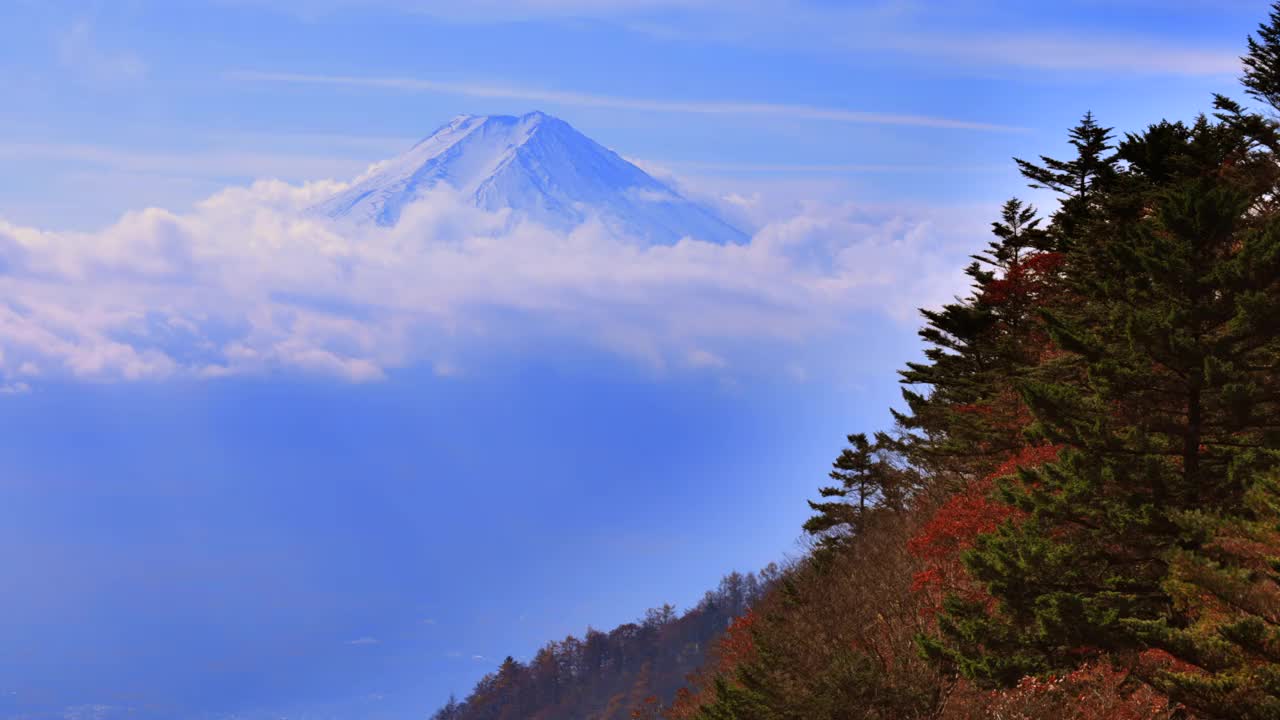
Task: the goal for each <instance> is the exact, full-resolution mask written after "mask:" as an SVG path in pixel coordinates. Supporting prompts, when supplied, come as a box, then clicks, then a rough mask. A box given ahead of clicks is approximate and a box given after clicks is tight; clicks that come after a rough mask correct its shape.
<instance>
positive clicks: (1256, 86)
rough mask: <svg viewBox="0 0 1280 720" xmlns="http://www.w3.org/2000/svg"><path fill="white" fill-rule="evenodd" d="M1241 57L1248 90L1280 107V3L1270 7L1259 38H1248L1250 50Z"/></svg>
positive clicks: (1253, 94) (1273, 105)
mask: <svg viewBox="0 0 1280 720" xmlns="http://www.w3.org/2000/svg"><path fill="white" fill-rule="evenodd" d="M1240 60H1241V62H1243V63H1244V67H1245V72H1244V80H1243V82H1244V86H1245V89H1246V90H1247V91H1248V93H1249V94H1250V95H1252V96H1254V97H1256V98H1258V99H1259V100H1262V101H1263V102H1265V103H1267V104H1268V105H1270V106H1271V107H1272V108H1277V109H1280V3H1276V4H1274V5H1272V6H1271V15H1270V17H1269V18H1268V20H1267V22H1266V23H1264V24H1262V25H1260V26H1259V27H1258V37H1257V38H1253V37H1250V38H1249V53H1248V54H1247V55H1245V56H1244V57H1243V58H1241V59H1240Z"/></svg>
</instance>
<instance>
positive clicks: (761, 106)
mask: <svg viewBox="0 0 1280 720" xmlns="http://www.w3.org/2000/svg"><path fill="white" fill-rule="evenodd" d="M227 77H229V78H231V79H234V80H241V81H246V82H256V83H272V84H283V85H319V86H331V87H355V88H371V89H379V90H391V91H398V92H417V93H440V94H446V95H460V96H464V97H478V98H501V99H507V100H522V101H528V102H537V103H551V104H555V105H560V106H567V107H586V108H607V109H611V110H627V111H639V112H655V113H675V114H686V115H687V114H692V115H737V116H752V115H755V116H773V117H788V118H798V119H804V120H832V121H837V122H847V123H858V124H869V125H896V126H906V127H928V128H940V129H948V130H979V131H986V132H1024V131H1025V129H1024V128H1019V127H1014V126H1010V125H1001V124H998V123H989V122H982V121H978V120H967V119H961V118H952V117H943V116H931V115H913V114H903V113H891V112H874V111H864V110H850V109H845V108H836V107H823V106H817V105H796V104H786V103H770V102H733V101H684V100H659V99H652V98H639V97H627V96H621V95H602V94H596V93H583V92H572V91H562V90H548V89H539V88H530V87H523V86H515V85H499V84H495V85H490V84H480V83H457V82H444V81H439V80H431V79H424V78H411V77H385V76H357V75H323V74H312V73H291V72H270V71H261V70H237V71H232V72H229V73H227Z"/></svg>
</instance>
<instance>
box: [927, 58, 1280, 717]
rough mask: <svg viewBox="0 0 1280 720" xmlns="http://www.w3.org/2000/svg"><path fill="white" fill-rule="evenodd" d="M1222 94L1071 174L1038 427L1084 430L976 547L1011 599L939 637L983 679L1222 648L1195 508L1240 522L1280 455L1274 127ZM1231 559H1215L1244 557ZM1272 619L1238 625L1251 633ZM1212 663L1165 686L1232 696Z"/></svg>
mask: <svg viewBox="0 0 1280 720" xmlns="http://www.w3.org/2000/svg"><path fill="white" fill-rule="evenodd" d="M1274 39H1275V38H1272V39H1271V41H1270V42H1274ZM1218 108H1219V111H1220V112H1219V115H1218V116H1217V117H1216V119H1209V118H1201V119H1199V120H1198V121H1197V122H1196V123H1195V124H1194V125H1191V126H1185V125H1182V124H1179V123H1160V124H1158V125H1154V126H1152V127H1151V128H1149V129H1148V130H1147V131H1146V132H1145V133H1142V134H1138V135H1129V136H1128V137H1127V138H1126V139H1125V141H1124V142H1123V143H1121V145H1120V147H1119V148H1118V151H1117V153H1116V155H1115V157H1116V158H1118V159H1119V160H1120V161H1122V162H1124V163H1125V165H1124V167H1123V169H1120V170H1117V171H1116V172H1114V173H1112V174H1109V175H1104V174H1101V173H1099V174H1097V175H1096V176H1095V177H1097V178H1105V183H1103V182H1101V181H1099V182H1098V183H1095V184H1094V185H1092V186H1089V187H1087V188H1086V186H1083V185H1081V186H1078V187H1069V186H1067V185H1066V183H1065V181H1063V182H1062V183H1060V184H1059V187H1058V189H1061V190H1063V191H1064V192H1065V193H1067V197H1066V199H1065V200H1064V203H1063V207H1062V210H1061V211H1060V212H1059V214H1058V215H1056V216H1055V223H1054V227H1052V228H1051V229H1050V232H1051V233H1054V234H1057V235H1059V236H1060V237H1062V238H1063V247H1064V248H1065V250H1066V265H1065V270H1064V273H1065V278H1066V291H1067V292H1068V293H1070V295H1071V296H1072V297H1073V299H1074V302H1073V303H1071V304H1069V305H1065V306H1063V307H1061V308H1045V309H1042V315H1043V317H1044V319H1045V323H1046V328H1047V331H1048V334H1049V336H1050V338H1051V339H1052V341H1053V344H1054V345H1055V346H1056V347H1058V348H1060V349H1061V350H1062V351H1065V354H1064V355H1063V356H1062V357H1059V358H1058V359H1056V360H1054V361H1052V362H1048V363H1045V364H1042V365H1041V366H1040V367H1038V368H1037V369H1036V370H1035V372H1032V373H1029V374H1028V375H1027V376H1026V377H1025V378H1024V379H1023V380H1022V381H1021V382H1020V383H1019V387H1020V391H1021V397H1022V399H1023V401H1024V403H1025V404H1026V406H1027V408H1028V409H1029V410H1030V412H1031V414H1032V415H1033V416H1034V418H1035V421H1036V422H1035V424H1034V426H1033V427H1032V428H1031V429H1030V435H1031V436H1032V437H1033V438H1037V439H1041V440H1044V441H1047V442H1050V443H1054V444H1056V445H1062V446H1065V448H1066V449H1065V450H1064V451H1063V452H1062V454H1061V457H1060V459H1059V460H1058V461H1057V462H1054V463H1050V464H1047V465H1045V466H1043V467H1041V468H1039V469H1037V470H1035V471H1024V472H1022V473H1020V474H1019V477H1018V478H1017V479H1016V480H1013V481H1009V482H1005V483H1004V484H1003V486H1002V496H1003V498H1004V500H1005V501H1006V502H1008V503H1010V504H1012V505H1014V506H1016V507H1017V508H1018V509H1019V510H1021V511H1022V512H1023V513H1025V516H1026V519H1025V520H1023V521H1021V522H1016V523H1007V524H1005V525H1003V526H1001V527H1000V528H999V529H998V530H997V531H996V532H995V533H992V534H988V535H985V536H982V537H981V538H979V539H978V542H977V544H976V546H975V547H974V548H973V550H971V551H970V552H969V553H968V554H967V556H966V557H965V561H966V565H967V567H968V569H969V571H970V573H971V575H972V576H973V578H974V579H975V580H977V581H978V582H979V583H980V584H981V585H982V586H983V587H984V588H985V589H986V590H987V591H988V592H989V593H990V595H991V596H992V597H993V598H994V599H995V600H996V603H995V604H994V605H984V604H978V603H972V602H969V603H963V602H959V601H954V602H952V603H950V604H949V605H948V607H947V608H946V612H945V613H944V615H943V617H942V619H941V622H940V630H941V633H942V637H943V638H944V640H942V641H939V640H932V641H929V642H928V643H926V648H927V649H928V650H929V651H930V652H931V653H933V654H934V655H935V656H937V657H942V658H946V659H949V660H951V661H952V662H953V663H954V664H955V666H956V667H957V668H958V669H959V670H961V671H962V672H964V673H965V674H966V675H968V676H969V677H971V678H973V679H975V680H978V681H980V682H984V683H989V684H993V685H1000V684H1004V685H1007V684H1011V683H1012V682H1014V681H1016V680H1017V679H1018V678H1019V677H1021V676H1023V675H1025V674H1028V673H1035V672H1040V671H1044V670H1047V669H1062V670H1069V669H1071V668H1073V667H1075V666H1076V665H1077V664H1078V663H1079V662H1080V660H1081V658H1082V656H1085V655H1088V654H1090V653H1097V652H1120V651H1126V650H1140V649H1142V648H1144V647H1154V648H1159V649H1161V650H1164V651H1166V652H1168V653H1170V654H1171V656H1172V657H1174V658H1176V659H1178V660H1179V661H1182V662H1188V663H1192V664H1195V665H1199V664H1200V663H1203V662H1210V663H1216V662H1218V661H1215V660H1214V658H1215V657H1220V656H1221V653H1222V652H1223V651H1222V650H1221V649H1220V648H1219V649H1217V650H1215V649H1214V648H1213V647H1212V643H1201V644H1199V645H1197V644H1195V643H1192V642H1190V641H1189V638H1188V636H1187V635H1186V634H1185V633H1184V632H1183V631H1182V630H1181V628H1184V627H1186V626H1187V625H1188V624H1189V623H1191V622H1192V621H1193V618H1192V616H1191V615H1189V614H1188V611H1187V607H1186V606H1185V603H1181V602H1179V601H1178V599H1177V598H1176V597H1175V594H1174V593H1173V592H1172V591H1171V586H1170V582H1171V578H1172V577H1174V576H1175V575H1176V568H1177V567H1179V564H1180V563H1183V564H1185V563H1186V562H1189V561H1188V560H1187V558H1189V557H1199V556H1201V554H1202V553H1204V552H1205V549H1206V548H1207V545H1206V543H1207V542H1208V539H1207V537H1206V535H1205V533H1203V532H1197V531H1194V528H1192V527H1191V526H1189V525H1188V524H1187V522H1185V519H1186V518H1188V517H1193V516H1192V515H1188V513H1193V512H1195V511H1197V510H1198V509H1200V508H1203V507H1206V506H1207V507H1212V508H1214V509H1215V511H1216V512H1217V513H1219V515H1220V517H1221V518H1224V520H1223V522H1228V523H1230V522H1235V520H1232V518H1242V517H1244V516H1245V514H1247V511H1246V502H1245V498H1246V495H1247V493H1248V491H1249V489H1250V487H1251V486H1252V485H1253V484H1254V483H1255V482H1257V481H1258V478H1260V477H1264V476H1265V475H1266V474H1267V473H1269V472H1270V471H1271V469H1272V468H1273V467H1275V466H1276V464H1277V459H1278V457H1277V451H1278V450H1280V434H1277V430H1278V429H1280V384H1278V383H1277V373H1276V369H1277V360H1278V359H1280V217H1277V216H1276V215H1275V214H1273V213H1266V212H1259V209H1260V208H1267V207H1268V204H1269V203H1270V202H1271V198H1272V197H1273V196H1274V194H1275V191H1276V189H1277V188H1276V158H1275V156H1274V155H1273V154H1272V153H1271V151H1270V149H1269V148H1272V147H1274V146H1275V144H1276V143H1275V137H1274V135H1273V129H1272V126H1271V125H1270V124H1269V123H1267V122H1263V121H1261V119H1258V118H1253V119H1250V118H1247V117H1245V116H1244V115H1243V114H1242V113H1241V112H1240V110H1239V108H1238V106H1235V105H1234V104H1233V103H1231V102H1230V101H1227V100H1224V99H1219V102H1218ZM1086 121H1087V122H1086V126H1090V127H1092V128H1093V129H1092V130H1091V131H1090V132H1089V133H1084V132H1083V131H1081V129H1079V128H1078V129H1077V132H1076V134H1077V135H1079V136H1089V137H1095V138H1096V137H1101V136H1102V134H1101V131H1100V130H1098V129H1097V128H1096V126H1092V124H1091V119H1089V118H1086ZM1077 147H1078V148H1079V149H1080V152H1081V155H1082V158H1081V160H1080V161H1079V162H1078V163H1077V164H1075V165H1072V164H1070V163H1051V164H1049V166H1050V167H1052V168H1060V169H1061V168H1069V167H1076V168H1079V167H1084V166H1085V163H1084V160H1085V159H1086V158H1085V156H1086V154H1087V156H1088V158H1097V157H1102V156H1103V155H1104V154H1105V148H1104V149H1103V152H1100V151H1099V148H1097V147H1096V146H1093V145H1089V144H1088V143H1083V142H1082V143H1080V144H1078V145H1077ZM1024 170H1030V171H1028V176H1029V177H1031V179H1032V180H1033V181H1036V182H1040V183H1045V177H1046V176H1045V174H1044V172H1043V171H1041V170H1039V169H1034V168H1031V169H1029V168H1028V166H1026V164H1024ZM1046 184H1047V183H1046ZM1086 190H1088V193H1089V202H1088V203H1087V205H1086V204H1081V203H1078V202H1077V201H1078V200H1079V199H1080V198H1081V197H1082V194H1083V193H1084V192H1085V191H1086ZM1221 561H1222V560H1221V559H1219V560H1218V562H1221ZM1202 567H1208V566H1205V565H1202ZM1227 567H1229V566H1227ZM1227 567H1223V566H1218V567H1217V571H1220V572H1226V573H1227V574H1231V573H1233V572H1235V571H1233V570H1229V569H1227ZM1256 619H1257V618H1256V617H1254V618H1252V619H1251V618H1245V620H1246V621H1247V622H1244V624H1240V625H1236V626H1233V629H1232V630H1230V631H1229V632H1234V633H1236V637H1237V639H1238V640H1240V639H1244V638H1246V636H1247V634H1248V632H1249V631H1250V629H1251V628H1256V624H1254V620H1256ZM1139 629H1141V632H1139V631H1138V630H1139ZM1215 652H1216V653H1218V655H1215ZM1199 670H1201V671H1209V672H1210V675H1208V676H1205V675H1199V674H1192V675H1187V674H1183V675H1180V676H1176V678H1175V676H1173V675H1168V676H1164V677H1165V678H1166V680H1165V687H1166V688H1167V689H1168V690H1169V692H1170V693H1171V694H1172V696H1173V697H1174V698H1175V699H1179V700H1182V701H1184V702H1187V703H1188V704H1192V705H1197V706H1199V707H1201V709H1203V710H1213V711H1214V712H1218V711H1219V710H1220V708H1216V709H1215V708H1213V706H1212V705H1210V706H1205V705H1203V703H1205V702H1208V701H1207V700H1206V698H1209V697H1210V696H1212V697H1215V698H1217V699H1216V700H1214V701H1213V702H1214V703H1225V702H1227V701H1226V699H1225V698H1226V697H1227V696H1228V695H1230V694H1231V693H1229V692H1227V690H1225V689H1223V688H1222V687H1219V688H1218V690H1213V691H1211V689H1210V688H1209V686H1207V685H1205V683H1209V684H1210V685H1213V684H1214V683H1221V682H1226V679H1224V678H1217V677H1216V676H1214V675H1212V670H1213V668H1212V667H1208V668H1206V667H1201V668H1199ZM1255 672H1256V673H1261V674H1262V675H1266V674H1267V673H1271V672H1276V673H1280V665H1277V666H1275V668H1274V669H1269V666H1262V667H1261V668H1258V669H1255ZM1231 682H1237V681H1234V680H1233V681H1231ZM1269 682H1270V681H1266V680H1265V678H1263V679H1259V678H1258V677H1255V678H1253V680H1252V681H1251V682H1250V683H1246V684H1247V685H1248V687H1249V688H1250V692H1251V693H1253V694H1254V695H1256V696H1257V697H1255V698H1254V699H1253V700H1248V701H1245V700H1241V699H1240V698H1236V700H1237V701H1239V704H1238V707H1239V708H1244V707H1245V706H1246V705H1247V706H1248V707H1250V708H1253V709H1252V710H1248V711H1245V710H1243V709H1241V710H1239V712H1237V711H1236V710H1232V711H1230V712H1224V713H1223V714H1224V716H1229V717H1271V716H1272V715H1269V714H1267V712H1270V711H1266V712H1263V714H1255V711H1257V712H1262V711H1261V710H1259V708H1263V707H1270V705H1269V703H1271V702H1273V700H1274V699H1275V698H1280V695H1277V696H1274V697H1273V696H1272V695H1271V694H1270V693H1271V690H1270V689H1267V688H1268V687H1270V688H1271V689H1280V685H1276V686H1270V685H1269ZM1228 684H1229V683H1228ZM1215 687H1216V686H1215ZM1215 693H1217V694H1215ZM1223 693H1226V694H1223ZM1258 693H1261V695H1258ZM1232 697H1235V696H1234V695H1233V696H1232ZM1251 697H1252V696H1251ZM1233 702H1235V701H1233ZM1232 707H1236V705H1232ZM1277 707H1280V706H1277Z"/></svg>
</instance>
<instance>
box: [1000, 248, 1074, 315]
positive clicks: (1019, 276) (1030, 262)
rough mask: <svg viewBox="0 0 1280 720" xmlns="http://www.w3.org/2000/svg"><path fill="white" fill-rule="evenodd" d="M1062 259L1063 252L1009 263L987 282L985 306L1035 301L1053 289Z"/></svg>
mask: <svg viewBox="0 0 1280 720" xmlns="http://www.w3.org/2000/svg"><path fill="white" fill-rule="evenodd" d="M1064 262H1065V258H1064V257H1063V255H1062V253H1054V252H1040V253H1032V254H1030V255H1027V256H1026V257H1023V258H1022V259H1020V260H1019V261H1018V262H1015V263H1013V264H1012V265H1010V266H1009V267H1008V268H1007V269H1006V270H1005V272H1004V275H1003V276H1002V277H1000V278H999V279H997V280H992V281H991V282H989V283H987V285H986V286H985V287H984V288H983V291H982V297H981V301H982V302H983V303H986V304H987V305H1006V304H1012V303H1018V304H1022V303H1034V302H1037V301H1038V300H1040V299H1041V298H1043V297H1044V295H1045V294H1046V293H1049V292H1052V291H1053V289H1054V288H1053V284H1052V283H1053V280H1054V278H1056V277H1057V275H1058V272H1059V271H1060V270H1061V269H1062V265H1063V263H1064Z"/></svg>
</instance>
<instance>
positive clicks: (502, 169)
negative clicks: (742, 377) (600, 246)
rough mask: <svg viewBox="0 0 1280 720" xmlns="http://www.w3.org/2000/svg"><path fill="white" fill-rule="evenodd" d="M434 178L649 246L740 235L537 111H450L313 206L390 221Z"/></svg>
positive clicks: (485, 198) (520, 212)
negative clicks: (594, 224) (448, 117)
mask: <svg viewBox="0 0 1280 720" xmlns="http://www.w3.org/2000/svg"><path fill="white" fill-rule="evenodd" d="M440 183H445V184H447V185H448V186H450V187H452V188H454V189H455V190H457V191H459V192H462V193H464V194H465V195H467V196H469V197H471V198H472V199H473V200H474V202H475V204H476V206H477V207H480V208H483V209H485V210H491V211H496V210H504V209H510V210H511V211H512V216H513V218H518V219H528V220H533V221H535V222H538V223H541V224H544V225H547V226H550V227H553V228H557V229H562V230H568V229H571V228H573V227H575V226H577V225H579V224H581V223H582V222H584V221H585V220H587V219H588V218H589V217H593V216H594V217H599V218H600V219H601V220H602V221H603V223H604V224H605V226H606V227H608V228H610V230H612V231H614V232H617V233H620V234H625V235H630V236H636V237H640V238H643V239H646V240H648V241H651V242H658V243H674V242H676V241H678V240H679V239H681V238H682V237H694V238H697V239H700V240H708V241H712V242H717V243H729V242H742V241H745V240H746V239H747V237H746V235H745V234H744V233H743V232H742V231H740V230H738V229H737V228H734V227H732V226H731V225H729V224H728V223H726V222H725V221H724V220H722V219H720V218H719V217H718V216H717V215H716V214H715V213H714V212H712V211H711V210H709V209H707V208H705V207H703V206H701V205H698V204H697V203H694V202H691V201H689V200H688V199H686V198H684V197H683V196H681V195H680V194H679V193H678V192H676V191H675V190H674V189H672V188H671V187H669V186H667V185H665V184H663V183H662V182H659V181H658V180H656V179H654V178H653V177H652V176H650V175H649V174H648V173H646V172H644V171H643V170H641V169H640V168H638V167H636V166H635V165H633V164H631V163H629V162H627V161H626V160H624V159H623V158H621V157H620V156H619V155H618V154H617V153H615V152H613V151H612V150H609V149H607V148H604V147H602V146H601V145H599V144H598V143H596V142H595V141H593V140H591V139H590V138H588V137H586V136H585V135H583V134H582V133H580V132H578V131H577V130H575V129H573V128H572V127H570V126H569V124H568V123H566V122H564V121H563V120H560V119H558V118H554V117H551V116H549V115H546V114H544V113H540V112H533V113H529V114H527V115H524V116H521V117H511V116H504V115H494V116H474V115H459V116H458V117H456V118H454V119H453V120H452V121H451V122H449V123H448V124H446V125H444V126H443V127H441V128H440V129H439V130H437V131H436V132H435V133H433V134H432V135H431V136H430V137H428V138H426V139H425V140H423V141H421V142H419V143H418V144H417V145H414V146H413V147H412V148H410V149H409V150H408V151H407V152H405V153H404V154H402V155H399V156H397V157H395V158H392V159H390V160H387V161H384V162H382V163H379V164H377V165H375V166H374V167H373V168H371V169H370V171H369V172H367V173H365V174H364V175H363V176H361V177H360V178H358V179H357V180H356V182H355V183H354V184H353V185H352V186H351V187H350V188H348V189H347V190H345V191H343V192H341V193H338V194H337V195H335V196H333V197H331V198H329V199H328V200H325V201H324V202H321V203H320V204H318V205H316V206H315V207H314V208H313V211H314V212H317V213H319V214H322V215H324V216H327V217H329V218H333V219H335V220H348V221H352V222H355V223H359V224H364V223H370V222H372V223H376V224H378V225H384V226H390V225H395V224H396V222H397V221H398V220H399V219H400V214H401V212H402V211H403V210H404V208H405V207H406V206H407V205H409V204H410V203H412V202H413V201H414V200H416V199H418V198H419V197H420V196H421V194H422V193H423V192H425V191H427V190H429V189H431V188H433V187H436V186H437V185H438V184H440Z"/></svg>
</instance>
